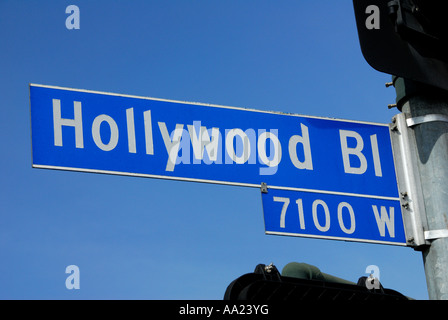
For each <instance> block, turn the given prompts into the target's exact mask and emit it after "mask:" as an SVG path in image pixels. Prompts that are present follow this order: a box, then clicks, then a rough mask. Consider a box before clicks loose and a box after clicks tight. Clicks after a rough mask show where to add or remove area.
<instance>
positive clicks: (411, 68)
mask: <svg viewBox="0 0 448 320" xmlns="http://www.w3.org/2000/svg"><path fill="white" fill-rule="evenodd" d="M353 7H354V11H355V18H356V25H357V29H358V36H359V41H360V45H361V51H362V53H363V56H364V58H365V59H366V61H367V62H368V63H369V64H370V65H371V66H372V67H373V68H374V69H376V70H378V71H381V72H385V73H388V74H391V75H394V76H398V77H403V78H406V79H410V80H414V81H417V82H421V83H424V84H427V85H430V86H434V87H438V88H441V89H444V90H448V45H447V44H448V27H447V24H446V20H445V19H444V15H445V10H444V6H443V4H442V2H441V1H435V0H353Z"/></svg>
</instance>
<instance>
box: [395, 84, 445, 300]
mask: <svg viewBox="0 0 448 320" xmlns="http://www.w3.org/2000/svg"><path fill="white" fill-rule="evenodd" d="M394 86H395V90H396V92H397V106H398V108H399V110H400V111H402V112H403V113H404V115H405V117H406V119H411V121H410V122H408V125H411V128H412V129H413V130H414V133H415V143H416V149H417V153H418V154H417V159H418V166H419V171H420V179H421V185H422V192H423V198H424V204H425V209H426V220H427V221H426V225H427V227H428V230H425V237H426V239H428V240H429V242H430V245H428V246H424V247H423V248H421V250H422V255H423V263H424V267H425V274H426V282H427V286H428V294H429V298H430V299H431V300H442V299H443V300H448V93H447V92H446V91H442V90H438V89H435V88H433V87H428V86H425V85H423V84H420V83H416V82H412V81H409V80H407V79H406V80H405V79H403V78H394ZM424 225H425V224H424Z"/></svg>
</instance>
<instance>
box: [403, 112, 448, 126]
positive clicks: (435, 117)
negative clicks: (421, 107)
mask: <svg viewBox="0 0 448 320" xmlns="http://www.w3.org/2000/svg"><path fill="white" fill-rule="evenodd" d="M433 121H441V122H448V115H445V114H427V115H424V116H420V117H414V118H409V119H406V124H407V125H408V127H412V126H415V125H418V124H421V123H426V122H433Z"/></svg>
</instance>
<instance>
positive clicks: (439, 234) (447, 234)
mask: <svg viewBox="0 0 448 320" xmlns="http://www.w3.org/2000/svg"><path fill="white" fill-rule="evenodd" d="M440 238H448V229H439V230H430V231H425V239H426V240H436V239H440Z"/></svg>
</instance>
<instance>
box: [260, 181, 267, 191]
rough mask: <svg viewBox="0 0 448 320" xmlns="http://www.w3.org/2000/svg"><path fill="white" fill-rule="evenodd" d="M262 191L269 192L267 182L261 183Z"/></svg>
mask: <svg viewBox="0 0 448 320" xmlns="http://www.w3.org/2000/svg"><path fill="white" fill-rule="evenodd" d="M261 193H268V185H267V184H266V182H262V183H261Z"/></svg>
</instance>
